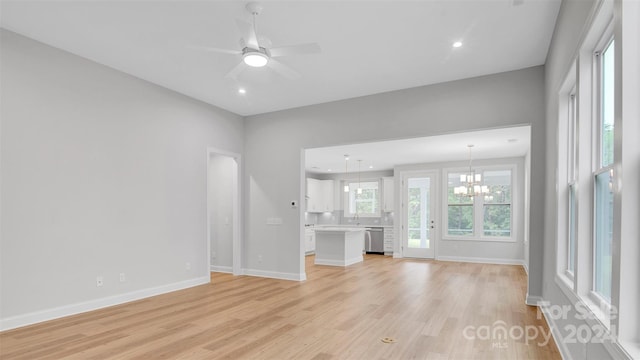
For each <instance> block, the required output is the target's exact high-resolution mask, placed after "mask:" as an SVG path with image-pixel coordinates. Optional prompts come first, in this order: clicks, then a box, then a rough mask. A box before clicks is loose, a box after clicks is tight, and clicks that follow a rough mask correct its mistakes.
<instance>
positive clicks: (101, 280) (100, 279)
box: [96, 276, 104, 287]
mask: <svg viewBox="0 0 640 360" xmlns="http://www.w3.org/2000/svg"><path fill="white" fill-rule="evenodd" d="M103 284H104V279H103V278H102V276H98V277H96V286H97V287H101V286H102V285H103Z"/></svg>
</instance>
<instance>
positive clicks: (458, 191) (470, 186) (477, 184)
mask: <svg viewBox="0 0 640 360" xmlns="http://www.w3.org/2000/svg"><path fill="white" fill-rule="evenodd" d="M467 147H468V148H469V172H468V173H467V174H462V175H460V182H461V183H462V185H460V186H456V187H455V188H453V193H454V194H455V195H460V196H468V197H474V196H477V195H485V194H488V193H489V187H488V186H486V185H482V174H476V172H475V170H473V169H472V168H471V148H472V147H473V144H469V145H467Z"/></svg>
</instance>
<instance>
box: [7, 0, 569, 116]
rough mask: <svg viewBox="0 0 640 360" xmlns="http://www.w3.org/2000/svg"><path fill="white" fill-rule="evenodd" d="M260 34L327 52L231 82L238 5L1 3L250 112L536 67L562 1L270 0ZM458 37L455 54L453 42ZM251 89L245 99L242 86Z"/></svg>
mask: <svg viewBox="0 0 640 360" xmlns="http://www.w3.org/2000/svg"><path fill="white" fill-rule="evenodd" d="M263 5H264V10H263V12H262V14H261V15H260V16H259V17H258V32H259V34H261V35H263V36H266V37H268V38H269V39H270V40H271V43H272V44H273V46H283V45H293V44H298V43H308V42H316V43H318V44H319V45H320V47H321V48H322V53H320V54H315V55H301V56H291V57H285V58H280V59H281V62H282V63H284V64H286V65H288V66H289V67H291V68H293V69H295V70H296V71H297V72H299V73H300V74H301V77H300V78H299V79H296V80H289V79H286V78H283V77H281V76H279V75H277V74H275V73H273V70H271V69H268V68H260V69H253V68H251V69H247V70H246V71H244V72H242V73H241V74H240V76H239V77H238V79H237V80H232V79H228V78H225V77H224V75H225V74H226V73H227V72H228V71H229V70H230V69H232V68H233V67H234V66H235V65H236V64H237V63H238V62H239V61H240V57H239V56H233V55H225V54H218V53H212V52H206V51H202V50H200V49H197V48H194V47H197V46H212V47H219V48H229V49H240V45H239V39H240V36H241V35H240V33H239V32H238V30H237V29H236V24H235V19H244V20H250V15H249V14H248V13H247V12H246V10H245V8H244V6H245V2H243V1H166V0H165V1H55V0H53V1H52V0H50V1H44V2H35V1H6V0H3V1H2V3H1V6H2V7H1V9H0V25H1V26H2V27H3V28H5V29H8V30H11V31H14V32H17V33H19V34H22V35H25V36H28V37H30V38H33V39H36V40H39V41H41V42H44V43H46V44H49V45H52V46H55V47H58V48H61V49H64V50H67V51H69V52H71V53H74V54H77V55H79V56H82V57H85V58H89V59H91V60H94V61H96V62H98V63H101V64H104V65H107V66H110V67H112V68H115V69H118V70H121V71H123V72H125V73H128V74H131V75H134V76H137V77H139V78H142V79H145V80H147V81H150V82H152V83H155V84H158V85H161V86H164V87H167V88H169V89H172V90H175V91H177V92H180V93H182V94H185V95H188V96H190V97H193V98H196V99H199V100H202V101H205V102H207V103H210V104H212V105H215V106H218V107H221V108H223V109H226V110H229V111H232V112H234V113H237V114H240V115H252V114H258V113H264V112H270V111H275V110H281V109H288V108H293V107H299V106H304V105H310V104H317V103H322V102H328V101H333V100H340V99H346V98H352V97H358V96H364V95H370V94H375V93H380V92H386V91H392V90H397V89H404V88H411V87H416V86H422V85H427V84H433V83H438V82H444V81H451V80H456V79H462V78H468V77H473V76H480V75H486V74H491V73H498V72H504V71H509V70H515V69H521V68H526V67H530V66H535V65H541V64H543V63H544V61H545V57H546V55H547V49H548V46H549V42H550V39H551V35H552V32H553V29H554V24H555V20H556V16H557V14H558V10H559V7H560V0H474V1H471V0H467V1H462V0H423V1H419V0H413V1H335V0H323V1H263ZM458 40H460V41H463V43H464V45H463V46H462V47H461V48H457V49H454V48H453V47H452V46H451V45H452V43H453V42H454V41H458ZM239 87H244V88H246V91H247V93H246V94H245V95H240V94H239V93H238V88H239Z"/></svg>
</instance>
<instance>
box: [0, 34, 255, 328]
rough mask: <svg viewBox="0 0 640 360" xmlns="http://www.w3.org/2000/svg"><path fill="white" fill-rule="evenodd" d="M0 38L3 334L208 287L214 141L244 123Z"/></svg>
mask: <svg viewBox="0 0 640 360" xmlns="http://www.w3.org/2000/svg"><path fill="white" fill-rule="evenodd" d="M0 36H1V38H0V46H1V48H0V49H1V54H2V55H1V56H2V57H1V68H0V70H1V75H2V83H1V88H0V98H1V99H2V106H1V110H0V116H1V119H2V134H1V164H2V184H1V196H2V205H1V206H2V208H1V221H2V228H1V236H2V238H1V241H0V244H1V265H0V266H1V271H0V273H1V274H2V275H1V276H2V278H1V289H0V290H1V294H2V303H1V307H0V318H1V319H2V320H3V326H10V325H11V324H14V325H15V324H19V323H21V322H22V323H24V321H23V320H25V321H28V320H29V319H31V320H35V321H38V320H43V319H45V318H47V317H48V316H50V315H51V316H60V315H65V314H66V313H68V312H71V313H72V312H77V311H79V310H83V309H85V310H86V309H91V308H94V307H99V306H106V305H110V304H111V303H113V302H114V301H120V300H127V299H129V300H130V299H131V298H135V297H139V296H142V295H144V294H149V292H151V293H153V292H154V291H160V290H165V291H168V289H171V288H176V287H181V286H189V285H193V284H196V283H198V282H201V281H208V274H209V269H208V268H207V263H208V261H207V260H208V259H207V256H208V254H207V234H206V232H207V227H206V206H207V193H206V191H207V190H206V189H207V184H206V175H207V146H211V147H215V148H219V149H226V150H228V151H232V152H237V153H241V152H242V147H243V143H242V139H243V119H242V118H241V117H239V116H237V115H233V114H231V113H228V112H225V111H223V110H220V109H217V108H215V107H212V106H210V105H207V104H204V103H201V102H198V101H195V100H193V99H190V98H187V97H185V96H182V95H179V94H176V93H174V92H172V91H169V90H167V89H164V88H161V87H158V86H155V85H152V84H149V83H147V82H144V81H141V80H139V79H137V78H134V77H132V76H129V75H126V74H123V73H121V72H118V71H115V70H112V69H110V68H107V67H104V66H102V65H99V64H96V63H94V62H91V61H88V60H85V59H82V58H80V57H77V56H75V55H72V54H69V53H66V52H63V51H60V50H57V49H54V48H52V47H49V46H45V45H43V44H41V43H38V42H35V41H32V40H29V39H27V38H24V37H22V36H19V35H16V34H14V33H11V32H8V31H5V30H0ZM187 262H188V263H190V265H191V269H190V270H186V263H187ZM120 273H125V274H126V282H123V283H120V282H119V274H120ZM98 275H101V276H103V277H104V286H102V287H97V286H96V276H98ZM149 289H152V290H149ZM153 289H155V290H153ZM158 289H160V290H158ZM147 290H148V291H149V292H145V291H147ZM123 294H129V295H127V296H124V295H123ZM118 296H122V297H118ZM100 299H103V300H100ZM104 299H107V300H104ZM99 300H100V301H99ZM96 301H97V302H96ZM79 304H80V305H79ZM76 305H77V306H76ZM69 306H70V307H71V308H69ZM60 307H65V308H60ZM52 309H57V310H55V311H53V310H52ZM40 311H42V312H43V313H38V312H40ZM47 311H50V312H47ZM34 314H35V316H30V315H34ZM7 320H11V321H7Z"/></svg>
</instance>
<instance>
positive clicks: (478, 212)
mask: <svg viewBox="0 0 640 360" xmlns="http://www.w3.org/2000/svg"><path fill="white" fill-rule="evenodd" d="M476 171H477V173H479V174H482V179H483V181H482V183H483V185H486V186H487V187H488V188H489V193H488V194H486V195H479V196H475V197H467V196H464V195H462V196H461V195H457V194H455V193H454V189H455V188H456V187H457V186H460V185H462V183H461V182H460V176H461V175H463V173H462V172H448V173H447V184H448V190H447V235H448V236H449V237H456V238H460V237H469V238H495V239H511V237H512V232H513V230H512V227H513V226H512V224H513V222H512V221H513V214H512V194H511V192H512V174H513V170H511V169H496V170H482V171H480V170H477V169H476ZM476 223H478V224H480V226H475V225H474V224H476Z"/></svg>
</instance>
